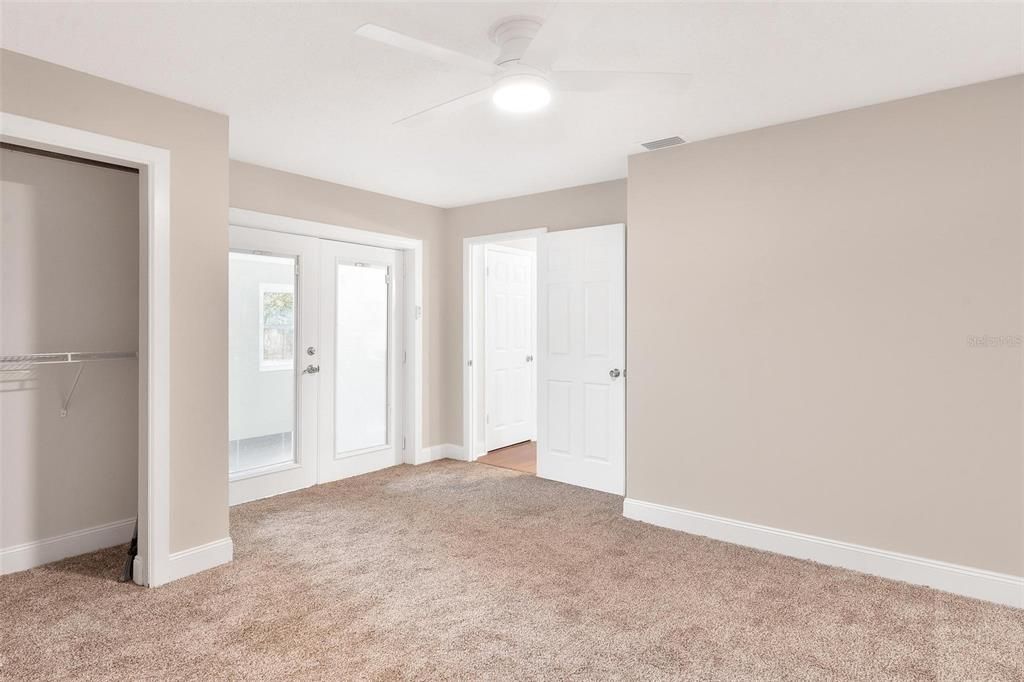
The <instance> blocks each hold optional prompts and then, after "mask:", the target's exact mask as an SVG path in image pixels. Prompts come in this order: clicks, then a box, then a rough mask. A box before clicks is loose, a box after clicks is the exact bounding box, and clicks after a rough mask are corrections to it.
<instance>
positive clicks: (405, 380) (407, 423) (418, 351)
mask: <svg viewBox="0 0 1024 682" xmlns="http://www.w3.org/2000/svg"><path fill="white" fill-rule="evenodd" d="M228 218H229V223H230V224H231V225H238V226H240V227H251V228H255V229H258V230H272V231H275V232H285V233H288V234H297V235H302V236H307V237H317V238H319V239H328V240H331V241H337V242H349V243H352V244H363V245H365V246H381V247H384V248H387V249H394V250H396V251H399V252H400V254H399V255H400V261H401V263H402V266H403V267H404V270H405V280H404V284H403V289H404V291H403V292H402V294H403V298H404V300H405V302H406V305H404V306H403V309H402V316H403V317H402V335H403V341H404V343H403V345H404V347H405V351H406V353H407V356H406V363H405V369H404V372H403V373H402V377H401V378H402V382H401V388H400V390H401V392H402V409H401V410H399V412H400V413H401V414H400V419H401V429H400V430H399V436H400V437H403V438H405V446H406V447H405V450H404V451H403V453H402V460H403V461H404V462H405V463H406V464H420V463H422V462H423V461H425V458H424V453H423V325H422V318H423V241H422V240H420V239H411V238H409V237H400V236H397V235H392V234H385V233H383V232H370V231H369V230H359V229H356V228H352V227H343V226H341V225H331V224H329V223H319V222H315V221H312V220H302V219H300V218H292V217H289V216H282V215H275V214H273V213H261V212H259V211H250V210H248V209H242V208H232V209H229V211H228Z"/></svg>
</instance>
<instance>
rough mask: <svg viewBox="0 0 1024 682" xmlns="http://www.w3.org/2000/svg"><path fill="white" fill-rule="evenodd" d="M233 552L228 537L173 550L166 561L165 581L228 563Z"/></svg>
mask: <svg viewBox="0 0 1024 682" xmlns="http://www.w3.org/2000/svg"><path fill="white" fill-rule="evenodd" d="M234 553H235V546H234V543H232V541H231V538H229V537H228V538H221V539H220V540H214V541H213V542H207V543H206V544H205V545H199V546H198V547H190V548H189V549H186V550H182V551H180V552H175V553H174V554H172V555H171V560H170V561H169V562H168V571H167V581H168V582H169V581H171V580H177V579H179V578H184V577H186V576H190V575H193V574H195V573H199V572H200V571H205V570H206V569H208V568H214V567H215V566H220V565H222V564H229V563H231V559H232V557H233V556H234Z"/></svg>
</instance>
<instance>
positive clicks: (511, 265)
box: [484, 244, 537, 450]
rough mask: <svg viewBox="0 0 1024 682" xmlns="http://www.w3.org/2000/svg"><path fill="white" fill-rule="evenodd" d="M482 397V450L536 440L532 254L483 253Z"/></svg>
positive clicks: (496, 248)
mask: <svg viewBox="0 0 1024 682" xmlns="http://www.w3.org/2000/svg"><path fill="white" fill-rule="evenodd" d="M485 257H486V263H485V265H486V269H485V278H484V281H485V283H484V288H485V289H486V300H487V303H486V305H485V307H484V324H485V325H486V329H485V333H484V337H485V339H484V345H485V355H484V357H485V360H484V368H485V371H486V373H487V378H486V381H485V382H484V383H485V387H486V391H487V395H486V398H485V404H486V410H487V416H486V419H485V422H486V438H487V449H488V450H494V449H496V448H503V447H505V446H507V445H512V444H513V443H521V442H523V441H526V440H533V439H534V438H535V437H536V430H537V429H536V421H537V420H536V414H537V411H536V405H535V402H536V394H537V392H536V390H535V387H534V376H533V367H534V362H533V359H534V357H533V356H534V349H533V336H534V334H533V325H534V309H533V286H534V285H533V283H534V273H533V271H534V260H535V254H534V253H533V252H531V251H524V250H522V249H514V248H509V247H506V246H502V245H500V244H488V245H487V246H486V248H485Z"/></svg>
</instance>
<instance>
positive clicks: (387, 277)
mask: <svg viewBox="0 0 1024 682" xmlns="http://www.w3.org/2000/svg"><path fill="white" fill-rule="evenodd" d="M384 284H391V273H390V272H389V273H388V274H386V275H384Z"/></svg>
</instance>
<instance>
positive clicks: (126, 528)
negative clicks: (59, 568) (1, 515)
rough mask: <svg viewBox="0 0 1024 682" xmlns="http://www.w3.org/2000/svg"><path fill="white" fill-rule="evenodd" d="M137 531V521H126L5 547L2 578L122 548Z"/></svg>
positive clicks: (1, 553) (1, 551)
mask: <svg viewBox="0 0 1024 682" xmlns="http://www.w3.org/2000/svg"><path fill="white" fill-rule="evenodd" d="M134 528H135V519H124V520H123V521H114V522H112V523H105V524H103V525H101V526H93V527H92V528H84V529H82V530H76V531H72V532H70V533H64V534H63V535H57V536H55V537H52V538H45V539H43V540H36V541H34V542H26V543H24V544H21V545H14V546H13V547H4V548H3V549H0V575H4V574H7V573H14V572H16V571H26V570H28V569H30V568H35V567H36V566H42V565H43V564H48V563H50V562H51V561H59V560H60V559H66V558H67V557H69V556H77V555H79V554H85V553H86V552H95V551H96V550H98V549H103V548H104V547H113V546H114V545H122V544H124V543H126V542H128V541H129V540H131V539H132V530H133V529H134Z"/></svg>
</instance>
